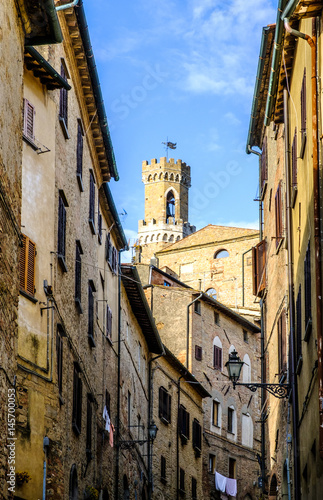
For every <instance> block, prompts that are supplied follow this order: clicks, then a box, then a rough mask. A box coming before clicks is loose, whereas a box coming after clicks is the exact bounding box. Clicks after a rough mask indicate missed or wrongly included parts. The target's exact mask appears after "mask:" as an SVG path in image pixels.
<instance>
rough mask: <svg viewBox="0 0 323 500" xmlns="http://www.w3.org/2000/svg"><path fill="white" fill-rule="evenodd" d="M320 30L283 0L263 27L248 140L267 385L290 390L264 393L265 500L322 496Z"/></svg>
mask: <svg viewBox="0 0 323 500" xmlns="http://www.w3.org/2000/svg"><path fill="white" fill-rule="evenodd" d="M321 25H322V3H317V2H315V1H308V2H305V1H302V0H300V1H295V2H288V3H287V2H284V1H279V3H278V9H277V21H276V25H275V26H269V27H266V28H264V30H263V38H262V44H261V51H260V59H259V65H258V74H257V80H256V85H255V93H254V102H253V109H252V113H251V115H252V116H251V120H250V127H249V135H248V142H247V152H249V153H253V152H254V153H256V155H258V157H259V159H260V169H259V172H260V176H259V177H260V178H259V190H260V194H261V208H262V209H263V220H262V221H260V222H261V224H262V223H263V234H262V235H261V238H260V239H261V240H262V241H261V243H259V245H258V246H257V247H256V248H255V250H254V252H253V253H254V263H255V269H256V273H255V276H254V293H255V294H256V295H257V296H258V297H259V298H260V299H261V303H262V316H263V332H264V344H263V353H262V357H263V358H264V361H265V365H264V367H263V381H267V382H268V383H288V384H289V391H290V392H289V399H288V400H285V401H280V400H277V399H275V398H274V397H273V396H271V395H267V396H266V399H267V402H266V405H265V407H264V414H263V415H262V419H264V418H265V419H266V424H267V429H266V432H267V435H268V443H267V447H266V449H264V450H263V462H264V466H265V467H266V470H265V471H264V476H265V477H264V479H265V480H266V482H264V491H267V492H268V494H269V498H285V497H286V498H287V497H288V498H294V499H295V500H297V499H300V498H302V499H303V498H304V499H311V500H312V499H318V498H320V497H321V491H322V484H323V483H322V477H323V426H322V422H323V412H322V399H323V389H322V387H323V365H322V360H321V357H322V356H321V351H322V323H321V321H322V319H321V315H322V303H321V301H322V299H321V298H322V285H321V283H322V278H321V277H322V249H321V243H320V242H321V240H322V212H321V209H320V208H319V207H321V206H322V203H321V200H322V192H321V184H320V178H319V175H320V174H319V172H320V170H321V153H320V147H321V140H320V138H321V130H322V98H321V93H320V92H319V91H318V89H317V82H318V81H319V80H320V79H321V77H322V65H321V61H322V47H323V46H322V32H321ZM268 89H270V92H269V91H268ZM254 147H256V148H257V149H252V148H254Z"/></svg>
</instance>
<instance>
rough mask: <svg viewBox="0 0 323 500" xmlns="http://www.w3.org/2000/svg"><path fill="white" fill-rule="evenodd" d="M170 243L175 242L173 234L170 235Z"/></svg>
mask: <svg viewBox="0 0 323 500" xmlns="http://www.w3.org/2000/svg"><path fill="white" fill-rule="evenodd" d="M168 241H170V242H173V241H174V235H173V234H171V235H170V237H169V240H168Z"/></svg>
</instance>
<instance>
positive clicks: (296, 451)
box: [284, 88, 300, 500]
mask: <svg viewBox="0 0 323 500" xmlns="http://www.w3.org/2000/svg"><path fill="white" fill-rule="evenodd" d="M284 129H285V177H286V209H287V210H286V211H287V214H286V215H287V216H286V229H287V252H288V296H289V300H288V302H289V327H290V334H289V342H290V353H291V366H289V372H290V379H291V389H292V409H293V454H294V492H295V500H299V499H300V473H299V470H300V462H299V440H298V393H297V375H296V362H295V345H294V343H295V339H294V334H295V327H294V320H295V311H294V293H293V292H294V282H293V261H292V251H293V249H292V213H291V204H290V175H289V123H288V93H287V89H286V88H284Z"/></svg>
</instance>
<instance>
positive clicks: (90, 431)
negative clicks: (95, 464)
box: [86, 394, 93, 461]
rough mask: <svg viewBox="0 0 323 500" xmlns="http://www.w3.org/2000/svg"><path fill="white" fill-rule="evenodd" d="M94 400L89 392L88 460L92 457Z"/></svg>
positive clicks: (87, 422) (87, 417)
mask: <svg viewBox="0 0 323 500" xmlns="http://www.w3.org/2000/svg"><path fill="white" fill-rule="evenodd" d="M92 402H93V398H92V395H91V394H88V395H87V414H86V456H87V459H88V461H89V460H91V459H92Z"/></svg>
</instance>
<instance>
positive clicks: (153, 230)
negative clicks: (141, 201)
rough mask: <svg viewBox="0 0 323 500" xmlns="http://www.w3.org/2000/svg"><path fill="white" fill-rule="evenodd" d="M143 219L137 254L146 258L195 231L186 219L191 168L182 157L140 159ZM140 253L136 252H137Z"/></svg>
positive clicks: (140, 223)
mask: <svg viewBox="0 0 323 500" xmlns="http://www.w3.org/2000/svg"><path fill="white" fill-rule="evenodd" d="M142 181H143V183H144V184H145V219H144V220H140V221H139V227H138V238H139V247H138V252H137V258H138V257H139V255H140V257H139V259H138V260H140V261H141V262H147V263H148V262H149V261H150V259H151V258H153V256H154V254H155V252H157V251H158V250H161V249H162V248H164V247H165V246H167V245H170V244H172V243H174V242H176V241H179V240H181V239H182V238H184V237H185V236H189V235H190V234H192V233H194V232H195V226H191V225H190V224H189V222H188V190H189V188H190V186H191V169H190V167H189V166H188V165H186V163H184V162H182V160H177V161H176V163H175V161H174V159H173V158H170V159H169V161H167V160H166V158H165V157H164V158H161V159H160V163H157V160H156V159H153V160H151V163H150V164H148V161H144V162H143V163H142ZM138 254H139V255H138Z"/></svg>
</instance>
